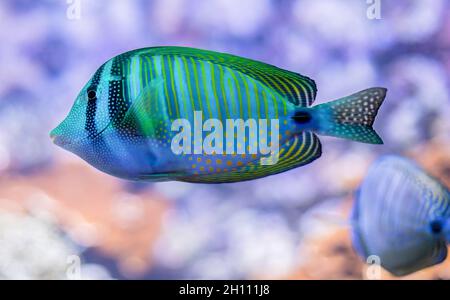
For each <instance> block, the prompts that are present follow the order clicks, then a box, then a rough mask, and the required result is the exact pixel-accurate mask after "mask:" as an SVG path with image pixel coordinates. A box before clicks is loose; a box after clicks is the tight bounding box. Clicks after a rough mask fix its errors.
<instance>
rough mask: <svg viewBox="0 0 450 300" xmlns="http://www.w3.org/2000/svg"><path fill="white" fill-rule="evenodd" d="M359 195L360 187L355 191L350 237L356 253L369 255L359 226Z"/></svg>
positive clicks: (364, 255) (363, 255) (362, 255)
mask: <svg viewBox="0 0 450 300" xmlns="http://www.w3.org/2000/svg"><path fill="white" fill-rule="evenodd" d="M359 195H360V189H359V188H358V189H357V190H356V191H355V194H354V197H353V199H354V200H353V201H354V202H353V207H352V212H351V214H350V223H351V224H352V226H351V230H350V237H351V240H352V245H353V248H354V249H355V251H356V253H358V255H359V256H361V257H367V256H368V254H367V250H366V246H365V243H364V241H363V238H362V235H361V233H360V228H359V226H358V222H359Z"/></svg>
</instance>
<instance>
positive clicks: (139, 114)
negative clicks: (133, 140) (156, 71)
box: [120, 78, 165, 136]
mask: <svg viewBox="0 0 450 300" xmlns="http://www.w3.org/2000/svg"><path fill="white" fill-rule="evenodd" d="M162 84H163V79H162V78H155V79H153V80H151V82H150V83H149V84H148V85H147V86H145V87H144V88H143V89H142V90H141V92H140V93H139V95H138V96H137V97H136V99H134V100H133V102H132V103H131V105H130V107H129V108H128V110H127V112H126V114H125V116H124V117H123V119H122V121H121V122H120V124H121V125H127V126H128V127H130V126H132V127H136V129H137V130H138V131H139V133H140V134H142V135H144V136H153V134H154V131H155V128H154V124H157V122H155V120H157V119H160V118H161V116H165V114H164V113H162V112H161V111H159V112H157V110H161V109H164V107H160V106H161V105H158V104H159V101H157V99H158V92H159V91H160V87H161V86H162ZM156 106H158V108H156Z"/></svg>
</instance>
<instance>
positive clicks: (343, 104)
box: [293, 87, 387, 144]
mask: <svg viewBox="0 0 450 300" xmlns="http://www.w3.org/2000/svg"><path fill="white" fill-rule="evenodd" d="M386 92H387V89H385V88H381V87H375V88H370V89H367V90H363V91H361V92H358V93H355V94H353V95H350V96H347V97H344V98H341V99H338V100H335V101H332V102H328V103H324V104H320V105H317V106H314V107H312V108H311V109H310V111H309V112H310V113H311V119H312V121H313V122H314V129H313V130H314V131H316V132H317V133H319V134H323V135H330V136H335V137H340V138H346V139H350V140H354V141H358V142H363V143H369V144H383V140H382V139H381V138H380V137H379V136H378V134H377V133H376V132H375V130H373V128H372V125H373V122H374V121H375V116H376V115H377V112H378V109H379V108H380V106H381V104H382V103H383V100H384V98H385V97H386ZM301 115H303V114H300V116H301ZM293 119H294V120H296V116H294V117H293Z"/></svg>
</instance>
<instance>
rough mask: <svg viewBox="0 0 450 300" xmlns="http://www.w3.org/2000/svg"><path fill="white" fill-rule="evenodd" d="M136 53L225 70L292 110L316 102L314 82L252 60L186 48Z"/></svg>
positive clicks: (169, 48)
mask: <svg viewBox="0 0 450 300" xmlns="http://www.w3.org/2000/svg"><path fill="white" fill-rule="evenodd" d="M136 51H142V52H141V53H148V54H152V55H182V56H184V57H192V58H195V59H200V60H203V61H209V62H211V63H214V64H220V65H222V66H226V67H229V68H231V69H234V70H236V71H240V72H242V73H244V74H246V75H248V76H251V77H252V78H254V79H256V80H258V81H260V82H261V83H263V84H265V85H266V86H268V87H270V88H272V89H274V90H275V91H277V92H278V93H279V94H280V95H282V96H284V97H286V99H287V100H288V101H289V102H291V103H293V104H294V105H296V106H300V107H306V106H310V105H311V104H312V103H313V102H314V99H315V98H316V93H317V87H316V84H315V82H314V80H312V79H310V78H308V77H306V76H303V75H300V74H298V73H294V72H291V71H287V70H283V69H280V68H278V67H275V66H273V65H270V64H266V63H263V62H259V61H256V60H252V59H248V58H243V57H239V56H235V55H231V54H226V53H219V52H214V51H208V50H201V49H195V48H186V47H154V48H144V49H139V50H136Z"/></svg>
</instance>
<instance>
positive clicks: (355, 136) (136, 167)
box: [50, 47, 386, 183]
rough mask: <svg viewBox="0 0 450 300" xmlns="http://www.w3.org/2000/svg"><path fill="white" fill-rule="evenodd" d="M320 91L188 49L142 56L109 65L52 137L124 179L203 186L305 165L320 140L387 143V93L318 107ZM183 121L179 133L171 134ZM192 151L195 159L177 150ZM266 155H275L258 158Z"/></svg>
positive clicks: (293, 77)
mask: <svg viewBox="0 0 450 300" xmlns="http://www.w3.org/2000/svg"><path fill="white" fill-rule="evenodd" d="M316 91H317V88H316V85H315V83H314V81H313V80H312V79H310V78H308V77H306V76H302V75H300V74H297V73H294V72H290V71H287V70H283V69H279V68H277V67H274V66H272V65H268V64H265V63H262V62H257V61H254V60H250V59H246V58H242V57H237V56H233V55H229V54H224V53H217V52H213V51H207V50H200V49H193V48H183V47H155V48H144V49H137V50H133V51H130V52H126V53H123V54H120V55H118V56H116V57H114V58H112V59H110V60H109V61H107V62H106V63H104V64H103V65H102V66H101V67H100V68H99V69H98V70H97V71H96V72H95V74H94V75H93V76H92V78H91V79H90V80H89V81H88V83H87V84H86V85H85V87H83V89H82V90H81V92H80V94H79V95H78V97H77V99H76V100H75V103H74V105H73V107H72V109H71V111H70V113H69V115H68V116H67V117H66V119H65V120H64V121H63V122H62V123H61V124H60V125H59V126H58V127H57V128H55V129H54V130H53V131H52V132H51V134H50V135H51V137H52V139H53V140H54V142H55V143H56V144H57V145H59V146H61V147H63V148H64V149H66V150H68V151H71V152H73V153H75V154H76V155H78V156H80V157H81V158H82V159H84V160H86V161H87V162H88V163H90V164H91V165H93V166H94V167H96V168H98V169H100V170H102V171H104V172H106V173H108V174H111V175H114V176H117V177H120V178H125V179H131V180H149V181H166V180H178V181H187V182H200V183H222V182H236V181H243V180H251V179H256V178H260V177H264V176H268V175H272V174H276V173H280V172H284V171H287V170H290V169H292V168H296V167H299V166H302V165H305V164H308V163H310V162H312V161H313V160H315V159H317V158H318V157H320V155H321V144H320V141H319V139H318V137H317V135H316V134H323V135H331V136H336V137H342V138H347V139H352V140H356V141H360V142H365V143H372V144H381V143H382V141H381V138H380V137H379V136H378V135H377V134H376V133H375V131H374V130H373V129H372V124H373V122H374V119H375V116H376V114H377V111H378V108H379V107H380V105H381V104H382V102H383V100H384V97H385V95H386V89H384V88H371V89H367V90H364V91H361V92H359V93H356V94H354V95H351V96H348V97H344V98H342V99H339V100H336V101H333V102H329V103H325V104H321V105H317V106H313V107H311V105H312V103H313V101H314V99H315V96H316ZM229 120H231V121H232V122H234V121H236V122H237V121H239V120H241V121H243V122H244V125H243V126H241V125H242V123H239V124H240V125H239V126H240V127H239V126H237V125H236V127H235V128H234V129H233V128H232V126H230V128H231V129H232V130H233V131H232V133H231V134H229V132H228V130H227V131H226V132H225V134H219V133H220V132H219V130H218V128H219V127H218V125H217V123H214V124H215V125H214V126H212V125H211V124H213V123H211V122H212V121H214V122H215V121H218V122H220V124H222V125H221V126H222V127H223V128H222V129H228V125H227V124H228V123H227V122H228V121H229ZM179 121H180V122H182V125H183V127H179V128H178V129H180V128H181V129H182V130H181V129H180V130H174V126H175V125H176V124H178V123H177V122H179ZM208 122H210V123H208ZM252 122H253V123H252ZM261 122H262V123H261ZM264 122H266V123H264ZM198 124H200V125H198ZM236 124H238V123H236ZM255 124H256V127H257V129H256V131H255V130H254V127H255V126H253V125H255ZM261 124H262V125H261ZM264 124H266V125H265V126H266V127H265V129H266V130H265V132H266V133H267V134H266V135H265V136H264V135H261V132H264V130H263V129H262V128H264V127H261V126H263V125H264ZM196 125H198V126H196ZM225 127H226V128H225ZM199 128H200V132H199ZM175 129H177V127H176V126H175ZM187 131H188V132H190V133H191V135H192V136H191V137H187V136H186V134H185V133H186V132H187ZM250 131H251V132H253V133H254V134H253V137H252V133H250ZM197 133H198V134H197ZM213 133H214V134H213ZM227 134H228V136H227ZM241 134H242V135H246V136H245V139H240V138H241V137H242V136H240V135H241ZM178 138H180V141H179V143H176V142H175V141H178V140H177V139H178ZM184 138H186V139H184ZM199 140H200V142H199ZM198 142H199V143H200V144H201V145H202V147H203V148H202V147H200V151H196V150H198V147H197V146H198V145H197V144H196V143H198ZM208 142H210V143H209V144H208ZM187 144H189V147H188V148H183V149H184V150H189V151H183V152H182V153H176V151H175V150H174V145H175V146H180V145H182V146H183V147H186V145H187ZM229 144H231V146H230V149H231V150H230V151H229V149H228V146H229ZM204 145H206V146H208V145H210V146H211V147H209V146H208V147H206V146H204ZM266 146H267V147H266ZM269 146H270V147H269ZM205 147H206V148H208V149H213V150H214V151H209V150H206V148H205ZM268 147H269V148H270V149H271V151H270V153H268V152H267V151H265V152H264V151H262V150H261V149H266V148H267V149H269V148H268ZM255 149H256V150H257V151H254V150H255ZM267 149H266V150H267ZM274 149H276V151H275V150H274ZM272 150H273V151H272ZM262 162H265V163H262Z"/></svg>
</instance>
